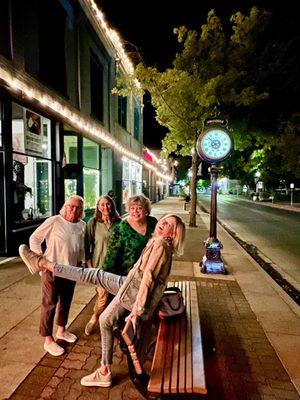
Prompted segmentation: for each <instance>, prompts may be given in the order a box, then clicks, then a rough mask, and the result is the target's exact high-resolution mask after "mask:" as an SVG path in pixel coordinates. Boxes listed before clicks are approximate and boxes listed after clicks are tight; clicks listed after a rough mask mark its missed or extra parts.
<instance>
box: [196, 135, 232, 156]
mask: <svg viewBox="0 0 300 400" xmlns="http://www.w3.org/2000/svg"><path fill="white" fill-rule="evenodd" d="M231 148H232V140H231V138H230V136H229V134H228V133H227V131H226V130H225V129H221V128H209V129H207V130H205V131H203V132H202V133H201V135H200V136H199V139H198V142H197V150H198V154H199V156H200V157H201V158H202V159H204V160H205V161H208V162H210V163H215V162H219V161H222V160H224V159H225V158H226V157H227V156H228V155H229V154H230V151H231Z"/></svg>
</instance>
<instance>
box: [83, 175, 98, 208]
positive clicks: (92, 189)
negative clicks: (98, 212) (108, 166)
mask: <svg viewBox="0 0 300 400" xmlns="http://www.w3.org/2000/svg"><path fill="white" fill-rule="evenodd" d="M99 183H100V182H99V171H97V170H93V169H89V168H83V191H84V204H85V208H95V206H96V202H97V199H98V197H99Z"/></svg>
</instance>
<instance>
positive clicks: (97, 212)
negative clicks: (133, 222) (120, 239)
mask: <svg viewBox="0 0 300 400" xmlns="http://www.w3.org/2000/svg"><path fill="white" fill-rule="evenodd" d="M103 199H105V200H107V201H108V202H109V204H110V205H111V211H110V213H109V218H110V220H111V222H114V221H117V220H119V219H121V218H120V215H119V213H118V211H117V209H116V204H115V202H114V201H113V199H112V198H111V197H110V196H109V195H108V194H105V195H103V196H100V197H99V198H98V200H97V204H96V209H95V214H94V218H95V219H96V220H97V221H99V222H103V219H102V212H101V211H100V210H99V209H98V206H99V203H100V201H101V200H103Z"/></svg>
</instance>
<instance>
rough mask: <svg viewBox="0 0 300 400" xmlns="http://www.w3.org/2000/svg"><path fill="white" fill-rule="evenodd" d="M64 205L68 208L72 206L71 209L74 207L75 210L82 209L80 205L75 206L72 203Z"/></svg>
mask: <svg viewBox="0 0 300 400" xmlns="http://www.w3.org/2000/svg"><path fill="white" fill-rule="evenodd" d="M66 207H69V208H72V209H73V208H74V209H76V210H82V207H81V206H75V205H73V204H66Z"/></svg>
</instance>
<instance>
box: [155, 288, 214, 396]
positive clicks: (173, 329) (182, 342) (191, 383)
mask: <svg viewBox="0 0 300 400" xmlns="http://www.w3.org/2000/svg"><path fill="white" fill-rule="evenodd" d="M168 286H169V287H170V286H177V287H179V288H180V289H181V291H182V295H183V299H184V302H185V305H186V315H183V316H181V317H179V318H174V319H172V320H169V321H165V320H162V321H161V322H160V327H159V331H158V336H157V343H156V348H155V353H154V357H153V363H152V369H151V375H150V380H149V384H148V391H149V392H150V393H152V394H159V393H165V394H169V393H172V394H178V395H179V394H182V395H187V394H192V393H194V394H206V393H207V391H206V387H205V375H204V365H203V352H202V342H201V328H200V315H199V305H198V297H197V286H196V282H190V281H184V282H175V283H174V282H169V284H168Z"/></svg>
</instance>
